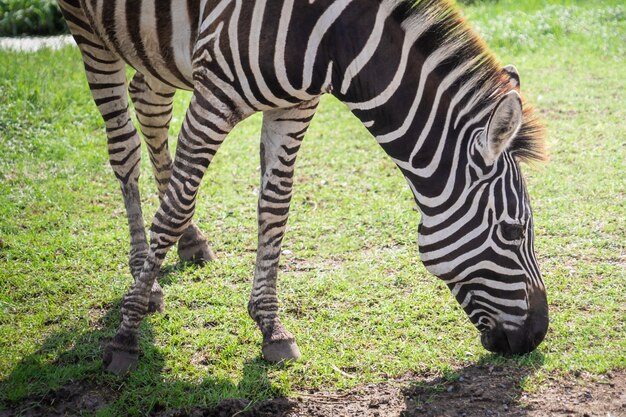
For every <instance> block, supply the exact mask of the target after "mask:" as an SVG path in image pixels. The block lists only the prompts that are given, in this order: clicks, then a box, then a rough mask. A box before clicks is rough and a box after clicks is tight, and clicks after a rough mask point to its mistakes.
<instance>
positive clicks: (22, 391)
mask: <svg viewBox="0 0 626 417" xmlns="http://www.w3.org/2000/svg"><path fill="white" fill-rule="evenodd" d="M185 267H186V265H185V264H181V265H176V266H175V267H174V268H173V269H172V268H170V269H172V270H170V271H168V270H165V271H164V273H163V276H162V278H163V279H161V278H160V279H159V281H160V282H161V283H162V284H164V285H168V284H169V283H171V279H172V278H171V277H170V275H171V272H173V271H175V270H177V269H178V268H185ZM119 310H120V302H119V300H118V301H116V302H112V303H110V304H109V305H107V306H106V307H105V308H103V309H102V310H101V311H96V312H94V318H93V320H92V321H90V323H89V326H88V329H89V330H87V331H85V330H84V328H85V325H84V324H83V325H81V326H76V327H73V328H68V329H64V330H61V331H58V332H56V333H53V334H52V335H50V336H49V337H48V338H47V339H46V340H45V341H44V342H43V344H42V345H41V347H40V348H39V349H38V350H37V351H36V352H34V353H32V354H31V355H29V356H27V357H26V358H24V359H23V360H22V361H21V362H20V363H19V364H18V365H17V366H16V367H15V368H14V369H13V370H12V372H11V374H10V375H9V376H8V377H7V378H6V379H5V380H2V381H0V417H5V416H41V415H46V416H66V415H91V414H98V415H151V416H158V417H165V416H168V417H172V416H228V417H230V416H233V415H238V416H240V417H250V416H255V417H260V416H286V415H289V416H312V417H316V416H319V417H322V416H323V417H328V416H334V415H347V416H352V415H355V416H356V415H358V416H403V417H413V416H418V415H420V416H422V415H426V416H429V415H433V416H434V415H437V416H439V415H446V416H447V415H465V416H483V415H487V414H486V413H487V411H489V413H491V415H513V416H524V415H526V414H527V413H526V411H525V410H524V408H523V406H521V405H520V401H519V400H520V398H521V395H522V390H521V389H520V386H521V384H522V383H523V381H524V379H525V378H526V377H528V376H529V375H532V374H533V372H534V370H535V369H536V368H537V367H539V366H540V365H541V364H542V363H543V356H542V355H541V354H539V353H533V354H531V355H528V356H526V357H524V358H523V359H521V360H520V359H513V360H506V359H502V358H501V357H498V356H495V355H484V356H483V357H482V358H480V359H479V360H478V361H477V363H476V364H473V365H471V366H467V367H465V368H462V369H457V370H455V371H453V372H450V373H448V374H444V375H443V376H440V377H437V378H430V379H429V378H424V377H423V376H419V375H405V376H404V377H402V378H401V379H400V380H398V381H394V383H393V384H388V383H387V384H370V385H362V386H359V387H357V388H355V389H353V390H349V391H347V392H344V393H345V395H344V394H342V393H340V394H339V395H338V394H337V393H336V392H329V393H324V392H313V393H312V395H304V396H303V397H302V398H300V399H286V398H284V397H283V396H282V395H281V393H280V392H277V390H276V389H275V388H274V387H272V384H271V382H270V381H269V378H268V376H267V372H268V370H270V369H272V368H274V366H273V365H270V364H268V363H267V362H265V361H263V360H262V359H261V358H260V357H256V358H254V359H252V360H248V361H247V362H246V363H245V364H244V365H243V376H242V378H241V380H239V381H238V382H236V381H233V380H232V379H229V378H218V377H213V376H211V375H206V376H205V377H204V378H203V379H202V380H197V381H182V380H175V379H174V380H172V379H169V380H168V379H167V378H166V374H168V373H167V372H164V367H165V366H166V364H165V358H164V356H163V354H162V353H161V352H160V350H159V349H158V348H157V347H156V346H155V341H154V335H153V331H152V328H151V326H150V324H149V323H148V321H147V320H144V322H143V323H142V326H141V330H140V335H141V338H140V347H141V351H142V355H141V356H140V360H139V364H138V368H137V369H136V370H135V371H134V372H133V373H132V374H130V375H129V376H128V377H126V378H120V377H116V376H114V375H111V374H108V373H106V372H105V371H104V370H103V368H102V360H101V355H102V348H103V346H104V345H105V343H106V342H107V341H108V340H109V339H110V338H111V337H112V336H113V335H114V334H115V331H116V329H117V326H118V324H119V321H120V313H119ZM259 350H260V349H259ZM168 377H169V375H168ZM216 404H217V405H216Z"/></svg>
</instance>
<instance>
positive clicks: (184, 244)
mask: <svg viewBox="0 0 626 417" xmlns="http://www.w3.org/2000/svg"><path fill="white" fill-rule="evenodd" d="M178 257H179V258H180V260H181V261H183V262H193V263H195V264H198V265H204V264H205V263H207V262H211V261H213V260H215V254H214V253H213V250H211V247H210V246H209V243H208V242H207V239H206V238H205V237H204V236H203V235H202V233H201V232H200V230H198V228H197V226H195V225H192V226H190V227H189V228H188V229H187V230H186V231H185V233H183V235H182V236H181V238H180V240H179V241H178Z"/></svg>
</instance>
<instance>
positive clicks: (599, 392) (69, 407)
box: [0, 366, 626, 417]
mask: <svg viewBox="0 0 626 417" xmlns="http://www.w3.org/2000/svg"><path fill="white" fill-rule="evenodd" d="M459 373H460V375H461V376H460V377H459V378H458V379H456V380H454V381H447V380H445V379H442V378H423V377H418V376H413V375H406V376H405V377H403V378H402V379H399V380H395V381H392V382H389V383H384V384H369V385H362V386H359V387H357V388H354V389H351V390H347V391H339V392H323V391H311V392H301V393H299V394H298V395H296V396H294V397H293V398H277V399H273V400H267V401H263V402H261V403H257V404H254V405H251V404H250V403H249V402H248V401H246V400H243V399H231V400H226V401H224V402H222V403H221V404H220V405H218V406H217V407H212V408H192V409H179V410H153V412H152V414H151V415H153V416H155V417H186V416H190V417H200V416H207V417H213V416H215V417H233V416H239V417H352V416H355V417H356V416H359V417H416V416H433V417H435V416H436V417H440V416H442V417H443V416H446V417H448V416H450V417H452V416H455V417H456V416H458V417H473V416H480V417H483V416H514V417H518V416H557V417H565V416H567V417H570V416H572V417H573V416H580V417H592V416H599V417H625V416H626V370H621V371H616V372H613V373H608V374H605V375H601V376H592V375H588V374H585V373H582V374H578V373H577V374H574V375H565V376H558V377H549V378H547V379H546V380H545V381H543V382H542V383H541V384H540V385H539V389H538V390H537V391H536V392H534V393H532V394H527V393H524V392H523V391H522V390H521V389H520V387H519V385H520V382H521V381H522V379H523V378H524V377H525V376H526V375H528V370H519V369H512V368H494V367H481V366H470V367H467V368H464V369H461V370H459ZM115 396H116V395H115V393H114V392H112V391H111V389H109V388H106V387H94V386H89V385H88V384H85V383H84V382H81V383H73V384H70V385H68V386H66V387H63V388H61V389H59V390H56V391H52V392H50V393H48V394H47V395H46V396H44V397H43V398H31V399H28V400H26V401H23V402H21V403H19V404H13V405H11V406H10V407H9V408H8V409H5V410H4V411H0V417H8V416H14V415H23V416H73V415H80V414H81V413H85V412H87V413H89V412H94V411H97V410H98V409H99V408H101V407H103V406H105V405H106V404H107V401H111V399H112V398H115Z"/></svg>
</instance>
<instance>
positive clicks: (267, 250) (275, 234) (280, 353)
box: [248, 99, 319, 363]
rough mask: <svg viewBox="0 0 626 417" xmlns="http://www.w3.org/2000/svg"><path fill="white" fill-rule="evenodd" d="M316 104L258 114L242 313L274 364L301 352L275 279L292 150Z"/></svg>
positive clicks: (287, 201) (293, 159)
mask: <svg viewBox="0 0 626 417" xmlns="http://www.w3.org/2000/svg"><path fill="white" fill-rule="evenodd" d="M318 102H319V100H318V99H315V100H313V101H311V102H306V103H303V104H301V105H299V106H297V107H294V108H289V109H280V110H273V111H267V112H265V113H264V114H263V130H262V133H261V190H260V192H259V204H258V223H259V224H258V227H259V242H258V249H257V258H256V268H255V271H254V282H253V284H252V294H251V296H250V302H249V303H248V312H249V313H250V317H252V319H253V320H254V321H255V322H256V323H257V325H258V326H259V329H260V330H261V333H262V334H263V349H262V351H263V357H264V358H265V360H267V361H269V362H274V363H282V362H286V361H289V360H297V359H299V358H300V356H301V354H300V349H299V348H298V345H297V344H296V341H295V338H294V337H293V335H292V334H291V333H290V332H289V331H288V330H287V329H286V328H285V327H284V326H283V324H282V323H281V321H280V318H279V317H278V299H277V291H276V281H277V273H278V261H279V257H280V250H281V249H280V248H281V243H282V240H283V236H284V234H285V228H286V225H287V219H288V216H289V205H290V202H291V195H292V185H293V172H294V165H295V162H296V154H297V152H298V150H299V149H300V144H301V143H302V138H303V137H304V134H305V132H306V130H307V128H308V126H309V123H310V121H311V119H312V118H313V115H314V114H315V109H316V108H317V104H318Z"/></svg>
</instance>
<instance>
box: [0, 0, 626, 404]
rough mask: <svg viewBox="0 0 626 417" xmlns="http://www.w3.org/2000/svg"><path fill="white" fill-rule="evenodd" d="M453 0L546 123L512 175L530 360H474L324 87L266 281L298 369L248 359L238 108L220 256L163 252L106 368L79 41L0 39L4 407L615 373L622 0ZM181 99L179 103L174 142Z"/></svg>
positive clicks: (105, 267)
mask: <svg viewBox="0 0 626 417" xmlns="http://www.w3.org/2000/svg"><path fill="white" fill-rule="evenodd" d="M464 11H465V13H466V14H467V15H468V16H469V19H470V21H471V22H472V23H474V24H475V25H476V26H477V27H478V28H479V29H480V31H481V32H482V33H484V34H485V36H486V37H487V38H488V40H489V42H490V44H491V45H492V46H493V50H494V51H495V52H496V54H497V55H498V56H499V57H500V58H501V59H502V61H503V62H504V63H514V64H515V65H516V66H517V67H518V69H519V70H520V72H521V74H522V88H523V90H524V92H525V94H526V95H527V96H528V98H529V99H530V101H531V102H533V103H534V104H535V105H536V107H537V108H538V109H539V111H540V113H541V114H542V116H543V118H544V120H545V122H546V123H547V125H548V131H549V135H548V141H549V145H550V148H551V155H552V160H551V162H550V164H548V165H547V166H545V167H539V168H527V169H526V170H525V171H526V173H527V177H528V186H529V191H530V194H531V198H532V201H533V205H534V211H535V224H536V234H537V238H536V251H537V254H538V257H539V262H540V265H541V267H542V271H543V273H544V279H545V282H546V285H547V287H548V295H549V302H550V309H551V319H552V324H551V328H550V331H549V334H548V336H547V338H546V341H545V342H544V343H543V344H542V345H541V347H540V348H539V349H538V351H537V352H535V353H532V354H530V355H527V356H524V357H520V358H514V359H504V358H502V357H499V356H496V355H490V354H487V352H485V351H484V349H483V348H482V347H481V346H480V343H479V341H478V335H477V332H476V331H475V330H474V328H473V327H472V326H471V325H470V323H469V321H468V320H467V318H466V316H465V314H464V312H463V311H462V310H461V309H460V308H459V306H458V305H457V303H456V301H455V300H454V299H453V298H452V296H451V295H450V294H449V291H448V290H447V288H445V286H444V285H443V284H442V283H441V282H439V281H438V280H437V279H436V278H435V277H433V276H431V275H429V274H428V273H427V272H426V270H425V269H424V268H423V266H422V265H421V263H420V262H419V255H418V248H417V244H416V241H417V225H418V223H419V214H418V213H417V212H416V211H415V210H414V203H413V201H412V198H411V195H410V192H409V190H408V187H407V186H406V183H405V181H404V179H403V178H402V177H401V175H400V174H399V173H398V171H397V169H396V168H395V167H394V166H393V164H392V162H391V161H389V160H388V158H386V157H385V156H384V154H383V152H382V150H381V149H380V148H379V147H378V145H376V143H375V141H374V140H373V139H372V138H371V137H369V136H368V134H367V132H366V131H365V129H364V128H363V127H362V126H361V125H360V124H359V122H358V121H357V120H356V119H355V118H354V117H353V116H352V115H351V114H350V113H349V112H348V111H347V109H346V108H345V107H344V106H343V105H342V104H340V103H339V102H337V101H336V100H335V99H333V98H332V97H326V98H324V100H323V103H322V106H321V109H320V111H319V113H318V114H317V115H316V117H315V119H314V121H313V123H312V126H311V129H310V131H309V134H308V135H307V138H306V140H305V142H304V145H303V149H302V151H301V153H300V156H299V160H298V167H297V169H296V187H295V196H294V201H293V208H292V212H291V213H292V214H291V219H290V225H289V229H288V233H287V237H286V240H285V243H284V247H283V249H284V250H285V251H286V252H285V255H284V256H283V258H282V261H281V265H282V267H281V274H280V284H279V285H280V299H281V302H282V315H283V317H284V322H285V324H286V325H287V327H288V328H289V329H290V330H291V331H292V332H293V333H294V334H295V335H296V337H297V339H298V342H299V344H300V347H301V349H302V351H303V354H304V360H303V361H301V362H299V363H295V364H292V365H290V366H288V367H285V368H279V367H275V366H271V365H269V364H267V363H265V362H263V361H262V360H261V359H260V343H261V337H260V334H259V332H258V331H257V329H256V327H255V325H254V323H253V322H252V320H250V319H249V318H248V316H247V312H246V305H247V299H248V295H249V291H250V287H251V278H252V273H253V268H254V267H253V265H254V255H255V252H254V251H255V246H256V213H255V211H256V198H257V196H256V192H257V187H258V176H259V160H258V136H259V128H260V121H261V118H260V117H259V116H255V117H252V118H251V119H249V120H247V121H245V122H244V123H242V124H241V125H240V126H238V128H237V129H236V131H235V132H233V133H232V134H231V136H230V137H229V139H228V140H227V141H226V143H225V144H224V145H223V147H222V148H221V149H220V152H219V153H218V154H217V156H216V158H215V160H214V162H213V164H212V165H211V167H210V168H209V172H208V174H207V176H206V179H205V182H204V184H203V186H202V190H201V193H200V198H199V205H198V210H197V216H196V219H197V222H198V224H199V225H200V227H201V228H202V229H203V230H204V231H205V232H206V234H207V236H209V237H210V240H211V242H212V245H213V248H214V249H215V250H216V252H217V255H218V257H219V259H218V260H217V261H216V262H214V263H212V264H210V265H207V266H205V267H203V268H197V267H194V266H190V265H184V264H179V263H177V259H176V256H174V255H175V254H173V253H172V254H170V256H168V258H167V260H166V264H165V275H164V278H163V285H164V288H165V292H166V309H167V312H166V313H165V314H163V315H153V316H150V317H149V318H148V319H146V320H145V323H144V324H143V325H142V330H141V332H142V339H141V346H142V349H143V357H142V358H141V360H140V363H139V368H138V369H137V371H136V372H135V373H133V374H132V375H130V376H129V377H128V378H126V379H120V378H116V377H113V376H111V375H107V374H105V373H103V372H102V370H101V360H100V355H101V346H100V344H101V342H102V340H104V339H106V338H107V337H111V336H112V335H113V333H114V331H115V328H116V326H117V324H118V321H119V313H118V311H119V300H120V298H121V297H122V295H123V294H124V293H125V291H126V290H127V288H128V286H129V285H130V283H131V277H130V273H129V271H128V268H127V252H128V232H127V227H126V220H125V215H124V209H123V204H122V199H121V195H120V193H119V190H118V185H117V183H116V181H115V179H114V177H113V175H112V173H111V170H110V167H109V166H108V161H107V157H106V140H105V137H104V127H103V123H102V121H101V119H100V116H99V115H98V113H97V110H96V108H95V105H93V103H92V101H91V97H90V94H89V91H88V89H87V85H86V82H85V78H84V74H83V72H82V68H81V63H80V57H79V54H78V52H77V51H76V50H75V49H72V48H66V49H63V50H60V51H56V52H52V51H40V52H37V53H15V52H6V51H1V52H0V54H1V55H2V59H0V351H1V352H2V355H0V409H1V406H2V404H4V405H5V406H7V405H8V406H10V405H11V404H14V403H15V402H16V401H21V400H23V399H24V398H27V397H41V396H42V395H43V394H45V393H46V392H48V391H49V390H53V389H56V388H58V387H61V386H64V385H67V384H69V383H71V382H72V381H74V382H76V381H77V382H78V383H81V384H95V385H97V386H100V387H106V389H108V390H110V391H111V393H112V394H111V395H112V398H114V400H112V401H111V403H110V404H108V405H107V406H105V407H104V408H102V409H100V410H99V411H98V414H99V415H116V414H120V413H122V412H123V413H126V414H129V415H142V414H147V413H149V412H151V411H155V410H158V409H163V408H172V407H184V406H192V405H194V406H198V405H210V404H215V403H217V402H218V401H220V400H221V399H224V398H247V399H250V400H255V401H256V400H261V399H264V398H269V397H273V396H277V395H290V394H293V393H295V392H298V391H300V390H303V389H308V388H316V387H317V388H319V387H324V388H330V389H338V388H344V387H349V386H354V385H356V384H360V383H364V382H373V381H386V380H388V379H390V378H393V377H397V376H400V375H403V374H405V373H407V372H414V373H417V374H433V373H436V374H442V375H452V376H454V375H455V372H456V370H457V369H459V368H461V367H463V366H468V365H471V364H475V363H488V364H493V365H513V366H523V367H527V368H528V369H529V378H527V379H526V380H525V381H524V382H523V383H524V386H525V389H527V390H532V389H535V388H536V387H537V386H538V385H539V384H540V383H541V380H542V378H544V377H545V376H546V375H553V374H566V373H570V372H575V371H581V370H582V371H586V372H590V373H594V374H600V373H603V372H607V371H610V370H615V369H623V368H625V367H626V355H625V354H624V352H626V327H625V326H626V324H625V323H626V305H625V304H624V294H626V272H625V271H626V189H625V187H624V184H626V169H625V167H626V162H625V161H626V135H625V132H626V110H625V109H624V100H625V99H626V97H625V93H624V88H623V80H624V79H626V68H625V67H624V65H623V62H624V58H625V55H626V51H625V48H624V45H626V42H625V40H626V8H625V7H624V6H623V4H622V3H621V2H620V1H608V0H602V1H594V2H583V1H561V2H557V1H545V2H544V1H535V0H525V1H521V2H513V1H512V0H502V1H500V2H485V3H476V4H472V5H468V6H466V7H464ZM539 29H541V30H539ZM188 99H189V96H188V95H187V94H179V95H178V96H177V110H176V115H175V118H174V123H173V126H172V132H171V133H172V135H175V134H176V132H177V131H178V128H179V126H180V123H181V121H182V117H183V114H184V107H185V105H186V102H187V101H188ZM320 155H323V157H320ZM142 170H143V174H142V177H141V187H142V191H143V195H142V199H143V203H144V213H145V214H146V219H147V221H149V218H150V216H151V215H152V214H153V213H154V211H155V210H156V207H157V200H158V199H157V194H156V187H155V184H154V181H153V180H152V175H151V171H150V167H149V163H148V158H147V154H144V161H143V165H142ZM336 369H340V370H341V371H342V372H338V371H337V370H336ZM346 374H348V375H346ZM350 375H353V376H356V377H354V378H352V377H350ZM103 389H104V388H103Z"/></svg>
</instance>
